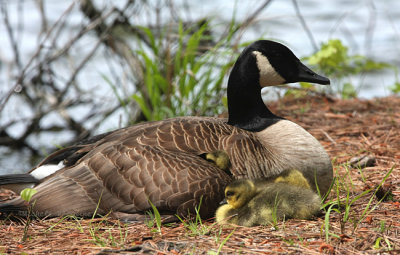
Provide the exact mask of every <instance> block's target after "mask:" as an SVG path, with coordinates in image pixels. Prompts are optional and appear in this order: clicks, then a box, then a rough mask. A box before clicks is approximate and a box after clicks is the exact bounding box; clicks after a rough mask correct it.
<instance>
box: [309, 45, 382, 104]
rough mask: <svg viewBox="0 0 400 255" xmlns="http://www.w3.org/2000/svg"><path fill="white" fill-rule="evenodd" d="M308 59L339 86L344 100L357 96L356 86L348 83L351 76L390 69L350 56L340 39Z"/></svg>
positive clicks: (363, 57)
mask: <svg viewBox="0 0 400 255" xmlns="http://www.w3.org/2000/svg"><path fill="white" fill-rule="evenodd" d="M306 59H307V60H308V63H309V64H310V65H313V66H315V67H316V68H317V69H319V70H320V71H321V72H323V73H325V74H326V75H327V76H328V77H330V78H331V79H333V80H334V81H335V82H334V84H338V88H337V91H336V93H338V94H339V95H341V97H342V98H351V97H356V96H357V91H356V89H355V87H354V85H353V84H352V83H351V82H349V81H348V80H349V77H350V76H352V75H362V74H364V73H366V72H372V71H378V70H382V69H385V68H388V67H390V65H389V64H386V63H382V62H376V61H373V60H372V59H370V58H367V57H365V56H361V55H349V53H348V48H347V47H346V46H344V45H343V44H342V42H341V41H340V40H338V39H331V40H329V41H328V42H326V43H322V45H321V49H320V50H319V51H318V52H316V53H314V54H313V55H311V56H309V57H307V58H306ZM343 80H346V81H343Z"/></svg>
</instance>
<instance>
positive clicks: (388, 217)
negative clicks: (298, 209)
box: [0, 96, 400, 254]
mask: <svg viewBox="0 0 400 255" xmlns="http://www.w3.org/2000/svg"><path fill="white" fill-rule="evenodd" d="M270 108H271V110H272V111H273V112H275V113H276V114H278V115H280V116H283V117H285V118H287V119H290V120H292V121H294V122H296V123H298V124H299V125H301V126H303V127H304V128H305V129H306V130H308V131H309V132H310V133H311V134H312V135H314V136H315V137H316V138H317V139H318V140H319V141H320V142H321V144H322V145H323V146H324V147H325V149H326V150H327V152H328V153H329V154H330V156H331V158H332V161H333V165H334V171H335V177H336V179H335V184H334V186H333V188H332V191H331V194H330V196H329V197H328V199H327V200H326V201H325V202H324V203H325V205H326V207H325V213H324V215H322V216H320V217H316V218H315V219H313V220H295V219H292V220H286V221H283V222H279V223H277V224H274V225H271V226H259V227H252V228H246V227H238V226H225V227H221V226H219V225H217V224H215V223H214V221H213V220H212V219H211V220H209V221H201V220H199V219H198V220H197V221H196V220H187V221H184V222H180V223H176V224H171V225H162V226H157V223H156V222H155V221H152V220H151V219H150V216H149V220H148V221H147V222H145V223H139V222H136V223H126V222H121V221H119V220H114V219H111V218H108V217H103V218H94V219H78V218H75V217H65V218H53V219H42V220H33V221H32V222H30V223H29V227H28V228H26V219H20V220H19V221H10V220H0V253H18V254H22V253H28V254H44V253H47V254H54V253H59V254H113V253H119V254H142V253H145V254H190V253H192V254H218V253H220V254H238V253H240V254H277V253H278V254H279V253H298V254H318V253H327V254H335V253H336V254H375V253H382V252H400V245H399V244H400V236H399V235H400V231H399V230H400V203H399V200H400V98H399V97H387V98H380V99H372V100H359V99H352V100H338V99H332V98H329V97H324V96H315V97H303V98H299V99H295V98H284V99H282V100H279V101H278V102H274V103H271V104H270ZM12 195H13V194H11V193H10V192H7V191H5V190H2V191H0V199H3V200H4V199H9V198H11V197H12ZM24 233H25V238H24V239H25V240H23V241H22V239H23V237H24Z"/></svg>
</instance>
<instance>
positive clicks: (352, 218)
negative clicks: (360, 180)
mask: <svg viewBox="0 0 400 255" xmlns="http://www.w3.org/2000/svg"><path fill="white" fill-rule="evenodd" d="M392 171H393V168H391V169H390V170H389V171H388V173H387V174H386V175H385V177H384V178H383V179H382V181H381V182H380V184H379V185H378V187H376V188H375V190H374V189H368V190H366V191H363V192H362V193H361V194H358V195H356V196H355V197H353V198H352V197H351V196H350V195H351V191H350V187H349V183H347V182H345V179H351V178H348V177H346V176H345V177H342V178H341V179H340V178H336V179H335V187H336V199H334V200H332V201H328V202H327V203H325V204H324V205H323V208H324V209H325V211H326V213H325V219H324V230H325V240H326V242H329V237H330V236H333V237H335V238H340V236H339V235H338V234H335V233H332V232H331V231H330V215H331V213H332V211H333V212H336V213H338V214H339V215H340V226H341V234H344V232H345V231H344V230H345V226H346V224H347V223H348V222H351V223H353V228H352V232H353V233H354V231H356V230H357V228H358V226H359V224H360V223H361V222H362V221H363V220H364V219H365V218H366V217H367V216H368V215H369V214H370V213H371V212H372V211H374V210H375V208H376V207H377V206H378V205H379V204H380V203H381V202H382V199H381V200H379V201H378V202H377V203H376V204H375V205H374V206H372V201H373V200H374V198H375V194H376V192H378V190H379V189H380V187H381V186H382V185H383V183H384V182H385V181H386V179H387V178H388V177H389V175H390V174H391V173H392ZM337 176H338V175H337ZM350 183H351V182H350ZM351 185H352V183H351ZM343 193H344V199H343ZM368 194H371V196H370V198H369V200H368V203H367V205H366V206H365V208H364V210H363V211H362V213H361V215H353V214H352V209H353V205H354V203H355V202H356V201H358V200H359V199H360V198H362V197H364V196H366V195H368ZM381 227H382V226H381Z"/></svg>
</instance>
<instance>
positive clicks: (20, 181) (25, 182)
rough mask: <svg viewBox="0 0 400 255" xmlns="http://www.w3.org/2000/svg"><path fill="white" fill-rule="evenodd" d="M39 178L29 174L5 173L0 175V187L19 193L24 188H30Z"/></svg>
mask: <svg viewBox="0 0 400 255" xmlns="http://www.w3.org/2000/svg"><path fill="white" fill-rule="evenodd" d="M37 183H39V180H38V179H37V178H35V177H34V176H32V175H31V174H7V175H1V176H0V188H3V189H9V190H12V191H13V192H15V193H17V194H19V193H21V191H22V190H23V189H25V188H32V187H34V186H35V185H36V184H37Z"/></svg>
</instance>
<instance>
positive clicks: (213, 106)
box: [132, 22, 233, 120]
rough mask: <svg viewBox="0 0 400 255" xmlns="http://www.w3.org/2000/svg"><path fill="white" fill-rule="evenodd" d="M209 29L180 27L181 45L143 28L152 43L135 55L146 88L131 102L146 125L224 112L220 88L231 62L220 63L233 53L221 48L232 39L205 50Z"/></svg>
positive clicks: (227, 38) (206, 26)
mask: <svg viewBox="0 0 400 255" xmlns="http://www.w3.org/2000/svg"><path fill="white" fill-rule="evenodd" d="M208 26H209V25H208V23H207V22H204V24H202V25H201V26H200V27H199V28H196V29H195V28H193V27H190V28H185V27H184V26H183V24H180V25H179V29H178V40H177V41H178V42H177V44H174V43H173V42H172V41H171V39H170V38H169V36H168V29H166V31H162V32H161V33H160V35H159V36H158V37H156V35H154V33H153V32H152V31H151V30H150V29H148V28H145V27H142V28H141V30H143V32H144V33H145V34H146V35H147V37H148V38H149V42H150V43H149V44H148V45H146V46H144V45H142V46H141V49H140V50H137V51H136V54H137V55H138V56H139V60H140V62H141V66H142V70H143V84H142V86H141V87H140V88H138V91H137V93H135V94H134V95H132V98H133V99H134V100H135V101H136V103H137V104H138V105H139V107H140V109H141V111H142V113H143V115H144V117H145V119H146V120H160V119H165V118H168V117H172V116H182V115H215V114H217V113H220V112H221V111H222V109H223V104H221V98H222V96H223V95H224V94H225V91H224V89H223V87H222V83H223V81H224V78H225V75H226V73H227V71H228V70H229V68H230V67H231V65H232V64H233V62H232V60H231V59H229V58H225V59H224V58H221V54H224V53H226V52H229V53H231V50H230V48H227V49H224V48H223V45H226V44H228V43H229V42H230V40H232V38H231V37H229V35H228V36H226V37H224V38H222V39H221V40H220V41H219V42H218V43H217V45H216V46H214V47H212V48H209V49H206V50H204V47H205V46H204V42H205V41H207V40H211V39H210V38H209V37H210V36H209V35H207V32H208V31H209V30H208V29H209V27H208ZM157 35H158V34H157Z"/></svg>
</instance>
